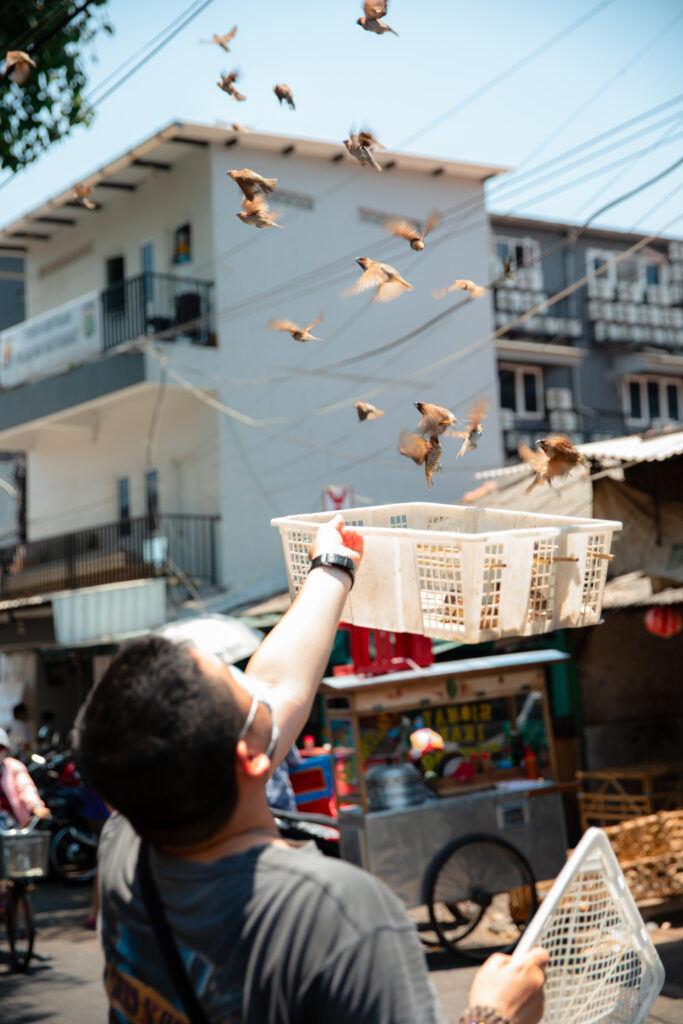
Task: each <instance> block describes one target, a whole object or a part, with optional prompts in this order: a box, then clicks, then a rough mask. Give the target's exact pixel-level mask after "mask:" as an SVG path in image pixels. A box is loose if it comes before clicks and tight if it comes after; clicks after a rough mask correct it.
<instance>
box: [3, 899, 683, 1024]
mask: <svg viewBox="0 0 683 1024" xmlns="http://www.w3.org/2000/svg"><path fill="white" fill-rule="evenodd" d="M33 895H34V906H35V909H36V921H37V926H38V929H39V931H38V935H37V936H36V945H35V954H34V959H33V960H32V961H31V965H30V967H29V969H28V971H27V972H26V974H13V973H12V972H11V969H10V964H9V957H8V955H7V944H6V941H5V936H4V935H3V936H1V938H0V1021H1V1022H2V1024H43V1022H45V1024H51V1022H59V1024H85V1022H88V1024H96V1022H98V1021H101V1022H103V1024H104V1022H105V1021H106V1019H107V1015H106V1014H107V1011H106V1000H105V997H104V990H103V988H102V963H103V961H102V953H101V951H100V947H99V942H98V940H97V936H96V935H95V933H94V932H91V931H88V930H87V929H86V928H85V927H84V922H85V919H86V916H87V911H88V907H89V904H90V886H89V885H85V886H66V885H63V884H60V883H55V882H48V883H45V884H43V885H40V886H38V888H37V889H36V890H35V892H34V894H33ZM671 907H672V908H673V911H672V909H669V910H668V911H667V909H666V908H665V909H664V910H663V911H661V912H659V913H658V914H657V915H656V916H655V917H654V918H653V921H654V923H657V924H661V923H662V922H666V924H667V925H668V927H665V928H661V927H658V928H657V929H656V930H652V932H651V934H652V938H653V940H654V941H655V943H656V944H657V948H658V951H659V955H660V957H661V958H662V961H663V963H664V967H665V969H666V974H667V979H666V983H665V986H664V990H663V992H662V994H661V995H660V996H659V997H658V999H657V1001H656V1003H655V1005H654V1007H653V1008H652V1011H651V1013H650V1015H649V1016H648V1018H647V1024H681V1022H683V909H681V908H680V904H679V905H678V907H675V906H674V905H673V904H672V905H671ZM652 927H653V926H652ZM427 962H428V965H429V970H430V974H431V978H432V981H433V982H434V985H435V986H436V990H437V992H438V994H439V998H440V1001H441V1005H442V1007H443V1012H444V1016H445V1019H446V1021H447V1022H448V1024H456V1022H457V1021H458V1018H459V1017H460V1014H461V1012H462V1011H463V1009H464V1008H465V1007H466V1005H467V993H468V991H469V987H470V984H471V981H472V977H473V976H474V973H475V970H476V968H475V967H473V966H471V965H469V964H467V965H462V964H457V963H456V962H455V961H454V959H453V958H452V957H451V956H449V955H447V954H445V953H440V952H434V953H428V954H427ZM321 1024H324V1022H321ZM378 1024H380V1022H378ZM416 1024H419V1022H417V1021H416Z"/></svg>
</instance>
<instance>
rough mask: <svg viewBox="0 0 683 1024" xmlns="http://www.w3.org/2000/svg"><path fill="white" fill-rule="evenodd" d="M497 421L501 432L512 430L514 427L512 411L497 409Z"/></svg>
mask: <svg viewBox="0 0 683 1024" xmlns="http://www.w3.org/2000/svg"><path fill="white" fill-rule="evenodd" d="M498 420H499V422H500V427H501V430H513V429H514V426H515V413H514V410H513V409H503V408H501V409H499V410H498Z"/></svg>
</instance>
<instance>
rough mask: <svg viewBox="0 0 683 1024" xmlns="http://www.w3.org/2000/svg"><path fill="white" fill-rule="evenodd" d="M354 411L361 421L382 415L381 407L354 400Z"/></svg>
mask: <svg viewBox="0 0 683 1024" xmlns="http://www.w3.org/2000/svg"><path fill="white" fill-rule="evenodd" d="M356 412H357V413H358V419H359V420H360V421H361V423H362V422H363V420H379V419H381V418H382V416H384V410H383V409H376V408H375V407H374V405H370V403H369V402H356Z"/></svg>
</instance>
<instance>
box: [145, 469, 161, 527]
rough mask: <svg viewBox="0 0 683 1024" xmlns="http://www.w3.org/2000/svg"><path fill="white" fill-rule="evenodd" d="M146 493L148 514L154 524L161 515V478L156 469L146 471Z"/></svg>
mask: <svg viewBox="0 0 683 1024" xmlns="http://www.w3.org/2000/svg"><path fill="white" fill-rule="evenodd" d="M145 494H146V495H147V515H148V516H149V521H150V524H151V525H152V526H155V525H156V522H157V517H158V515H159V480H158V477H157V471H156V469H148V470H146V472H145Z"/></svg>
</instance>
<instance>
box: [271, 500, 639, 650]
mask: <svg viewBox="0 0 683 1024" xmlns="http://www.w3.org/2000/svg"><path fill="white" fill-rule="evenodd" d="M342 514H343V516H344V521H345V522H346V524H347V526H353V527H354V528H356V529H358V532H359V533H361V534H362V535H363V537H364V538H365V553H364V556H363V562H362V564H361V567H360V569H359V570H358V573H357V575H356V583H355V586H354V587H353V590H352V591H351V592H350V594H349V596H348V599H347V601H346V605H345V606H344V610H343V613H342V620H343V621H345V622H350V623H353V625H356V626H368V627H371V628H374V629H385V630H390V631H393V632H397V633H420V634H422V635H423V636H431V637H438V638H442V639H446V640H460V641H462V642H465V643H479V642H481V641H485V640H495V639H497V638H499V637H504V636H529V635H532V634H536V633H547V632H549V631H550V630H553V629H560V628H563V629H564V628H567V627H572V626H590V625H593V624H595V623H596V622H598V621H599V619H600V609H601V606H602V594H603V590H604V586H605V579H606V576H607V566H608V564H609V561H610V559H611V557H612V556H611V555H610V546H611V543H612V534H613V533H614V531H615V530H620V529H621V523H618V522H613V521H607V520H599V519H572V518H569V517H567V516H549V515H536V514H533V513H529V512H511V511H503V510H500V509H487V508H469V507H461V506H458V505H437V504H431V503H429V502H411V503H408V504H404V505H376V506H372V507H370V508H355V509H344V510H343V513H342ZM334 515H335V513H333V512H312V513H308V514H304V515H295V516H286V517H282V518H278V519H273V520H271V525H273V526H277V527H278V529H279V531H280V536H281V539H282V546H283V549H284V555H285V562H286V566H287V579H288V583H289V590H290V594H291V595H292V597H294V595H295V594H297V593H298V591H299V590H300V589H301V586H302V584H303V582H304V580H305V578H306V575H307V573H308V567H309V560H308V549H309V547H310V545H311V543H312V541H313V538H314V536H315V533H316V531H317V528H318V527H319V526H320V525H321V524H322V523H325V522H328V521H329V520H330V519H332V518H333V517H334Z"/></svg>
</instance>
